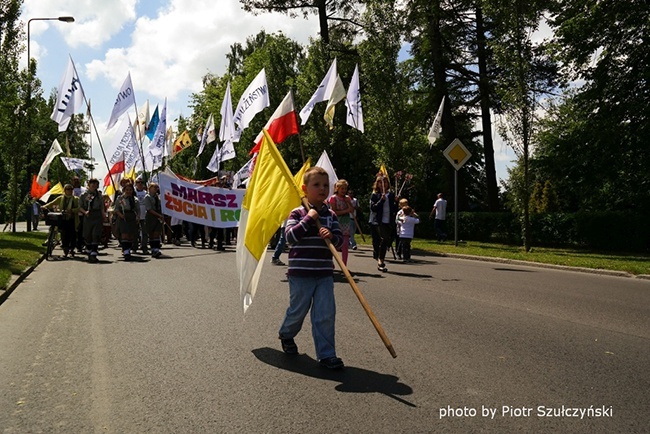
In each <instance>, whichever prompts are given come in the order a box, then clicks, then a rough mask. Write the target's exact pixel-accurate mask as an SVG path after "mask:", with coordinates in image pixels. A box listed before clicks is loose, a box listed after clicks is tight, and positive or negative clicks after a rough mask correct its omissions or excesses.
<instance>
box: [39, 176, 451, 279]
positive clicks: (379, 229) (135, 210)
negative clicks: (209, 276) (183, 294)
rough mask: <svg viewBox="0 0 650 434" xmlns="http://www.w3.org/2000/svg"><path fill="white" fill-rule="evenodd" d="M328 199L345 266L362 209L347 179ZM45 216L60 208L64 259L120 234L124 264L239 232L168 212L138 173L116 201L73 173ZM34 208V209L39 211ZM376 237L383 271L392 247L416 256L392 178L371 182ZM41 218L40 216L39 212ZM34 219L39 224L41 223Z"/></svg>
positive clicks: (214, 244)
mask: <svg viewBox="0 0 650 434" xmlns="http://www.w3.org/2000/svg"><path fill="white" fill-rule="evenodd" d="M217 186H218V187H223V188H230V187H231V186H230V184H229V182H228V178H227V177H226V176H223V177H222V178H221V179H220V180H219V181H218V184H217ZM446 203H447V202H446V201H445V200H444V199H443V197H442V193H440V194H438V200H437V201H436V202H435V204H434V207H433V209H432V211H431V214H430V215H429V218H431V217H433V215H434V214H435V230H436V234H437V238H438V240H439V241H444V240H445V237H446V235H445V228H444V223H445V215H446ZM325 204H326V205H327V207H328V208H329V209H331V210H332V211H333V212H334V214H335V215H336V219H337V220H338V224H339V228H340V230H341V233H342V236H343V243H342V245H341V247H340V248H339V249H338V250H339V251H340V252H341V256H342V260H343V262H344V263H345V264H346V265H347V263H348V255H349V250H350V249H352V250H356V249H357V243H356V239H355V235H356V234H357V233H359V232H360V231H361V228H360V225H359V218H361V216H362V208H361V207H360V206H359V200H358V198H357V197H355V194H354V192H353V191H352V190H351V189H350V188H349V184H348V182H347V181H346V180H344V179H341V180H339V181H337V182H336V184H335V186H334V194H332V195H331V196H330V197H328V198H327V200H326V201H325ZM38 208H39V209H41V210H42V211H41V213H43V212H45V213H47V211H59V212H61V214H62V218H61V220H60V222H59V224H58V230H59V233H60V234H61V249H62V250H63V253H64V255H63V257H64V258H68V257H74V256H75V253H77V254H84V255H87V256H88V261H89V262H97V260H98V259H97V256H98V250H99V249H100V248H102V247H103V248H106V247H107V246H108V243H109V241H110V240H111V239H115V240H116V241H117V242H118V244H119V247H120V248H121V250H122V254H123V257H124V259H125V260H126V261H128V260H130V259H131V258H132V255H133V254H134V253H136V252H137V251H138V250H139V251H140V252H141V253H142V254H144V255H151V256H152V257H153V258H158V257H160V256H161V254H162V253H161V247H162V245H163V244H164V242H165V240H166V242H167V243H168V244H174V245H180V243H181V238H182V237H183V236H185V238H186V239H187V240H188V241H189V242H190V244H191V245H192V247H197V243H200V247H201V248H206V246H207V248H210V249H216V250H219V251H223V250H225V249H226V248H225V245H229V244H231V243H232V241H233V240H234V239H235V237H236V228H226V229H224V228H213V227H208V226H204V225H199V224H196V223H192V222H184V221H181V220H179V219H177V218H173V217H169V216H166V215H164V214H163V212H162V207H161V200H160V190H159V187H158V185H157V184H156V183H153V182H152V183H149V185H148V186H147V185H146V183H145V182H144V181H143V180H142V179H141V178H137V179H136V180H135V182H132V180H130V179H122V180H121V181H120V189H119V190H118V192H117V193H116V195H115V198H114V200H112V199H111V198H110V197H109V196H107V195H102V193H101V191H100V190H99V181H98V180H97V179H89V180H88V182H87V186H86V187H82V186H81V181H80V179H79V177H77V176H74V177H73V178H72V180H71V183H70V184H66V185H65V186H64V194H63V195H61V196H58V197H57V198H56V199H54V200H53V201H51V202H49V203H47V204H45V205H42V206H39V207H38ZM35 211H36V208H35ZM369 211H370V213H369V219H368V223H369V225H370V234H371V237H372V247H373V258H374V260H375V261H377V269H378V270H379V271H382V272H386V271H388V269H387V267H386V262H385V258H386V252H387V251H388V249H389V248H391V247H392V246H393V242H394V249H395V254H396V256H397V257H398V258H399V259H400V260H402V261H403V262H405V263H408V262H412V260H411V240H412V239H413V236H414V233H415V225H417V224H418V223H419V222H420V218H419V216H418V214H417V213H416V212H415V210H413V208H411V207H410V206H409V203H408V200H407V199H405V198H398V197H396V195H395V192H394V191H393V190H392V189H391V185H390V181H389V179H388V177H385V176H378V177H377V178H376V180H375V183H374V185H373V191H372V194H371V196H370V208H369ZM37 215H38V214H37ZM35 224H36V222H35ZM285 231H286V221H285V222H284V223H283V225H282V227H281V228H280V230H279V231H278V237H277V243H276V245H275V246H272V247H274V249H275V250H274V253H273V255H272V258H271V263H272V264H274V265H286V264H285V263H284V262H283V261H282V260H281V259H280V255H281V254H282V252H283V251H284V250H285V246H286V234H285Z"/></svg>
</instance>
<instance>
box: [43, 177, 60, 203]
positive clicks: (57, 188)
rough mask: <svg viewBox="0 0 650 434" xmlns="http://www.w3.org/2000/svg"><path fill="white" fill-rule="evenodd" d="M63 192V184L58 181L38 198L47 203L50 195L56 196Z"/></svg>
mask: <svg viewBox="0 0 650 434" xmlns="http://www.w3.org/2000/svg"><path fill="white" fill-rule="evenodd" d="M63 193H64V191H63V185H62V184H61V183H60V182H59V183H57V184H56V185H55V186H54V187H52V188H50V189H49V190H48V192H47V193H45V194H44V195H43V196H41V197H40V198H39V200H40V201H42V202H45V203H48V202H49V201H50V196H58V195H59V194H63Z"/></svg>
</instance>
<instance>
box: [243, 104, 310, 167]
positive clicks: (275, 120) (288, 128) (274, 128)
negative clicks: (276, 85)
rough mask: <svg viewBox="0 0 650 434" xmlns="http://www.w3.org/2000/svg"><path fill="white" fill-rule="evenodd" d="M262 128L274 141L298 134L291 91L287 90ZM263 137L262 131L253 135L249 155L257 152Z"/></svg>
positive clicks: (282, 140)
mask: <svg viewBox="0 0 650 434" xmlns="http://www.w3.org/2000/svg"><path fill="white" fill-rule="evenodd" d="M263 130H267V131H268V132H269V135H270V136H271V138H272V139H273V142H274V143H282V142H284V140H285V139H286V138H287V137H289V136H292V135H294V134H298V119H297V118H296V109H295V108H294V105H293V93H292V92H291V91H289V93H287V96H285V97H284V99H283V100H282V102H281V103H280V105H279V106H278V108H277V109H275V112H273V115H271V118H270V119H269V121H268V122H267V123H266V125H264V128H263ZM263 139H264V133H263V131H260V133H259V134H258V135H257V137H255V147H254V148H253V149H251V151H250V152H249V155H252V154H254V153H256V152H259V150H260V146H261V145H262V140H263Z"/></svg>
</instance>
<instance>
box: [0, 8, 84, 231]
mask: <svg viewBox="0 0 650 434" xmlns="http://www.w3.org/2000/svg"><path fill="white" fill-rule="evenodd" d="M32 21H63V22H64V23H74V17H69V16H63V17H38V18H31V19H29V20H28V21H27V74H28V76H29V81H28V83H27V116H28V117H29V109H30V107H31V104H32V74H31V63H32V58H31V55H30V50H29V42H30V25H31V24H32ZM30 126H31V123H30V122H29V119H28V128H27V131H28V132H29V134H31V129H30V128H29V127H30ZM28 161H29V159H28ZM28 185H31V184H29V180H28ZM14 220H15V218H14ZM13 229H14V232H15V231H16V225H15V224H14V228H13ZM31 230H32V207H31V205H28V206H27V231H28V232H29V231H31Z"/></svg>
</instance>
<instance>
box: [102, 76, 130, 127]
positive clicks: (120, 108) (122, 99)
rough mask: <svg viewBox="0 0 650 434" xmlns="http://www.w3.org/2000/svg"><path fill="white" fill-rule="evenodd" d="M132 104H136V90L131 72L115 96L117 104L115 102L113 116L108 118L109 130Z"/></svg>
mask: <svg viewBox="0 0 650 434" xmlns="http://www.w3.org/2000/svg"><path fill="white" fill-rule="evenodd" d="M132 105H135V92H133V84H132V83H131V73H130V72H129V74H128V75H127V76H126V79H125V80H124V83H122V87H121V88H120V91H119V92H118V93H117V97H116V98H115V104H113V111H112V112H111V117H110V119H109V120H108V125H107V126H106V129H107V130H110V129H111V128H113V125H115V124H116V123H117V120H118V119H119V117H120V116H122V114H123V113H124V112H125V111H127V110H128V109H129V107H131V106H132Z"/></svg>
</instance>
